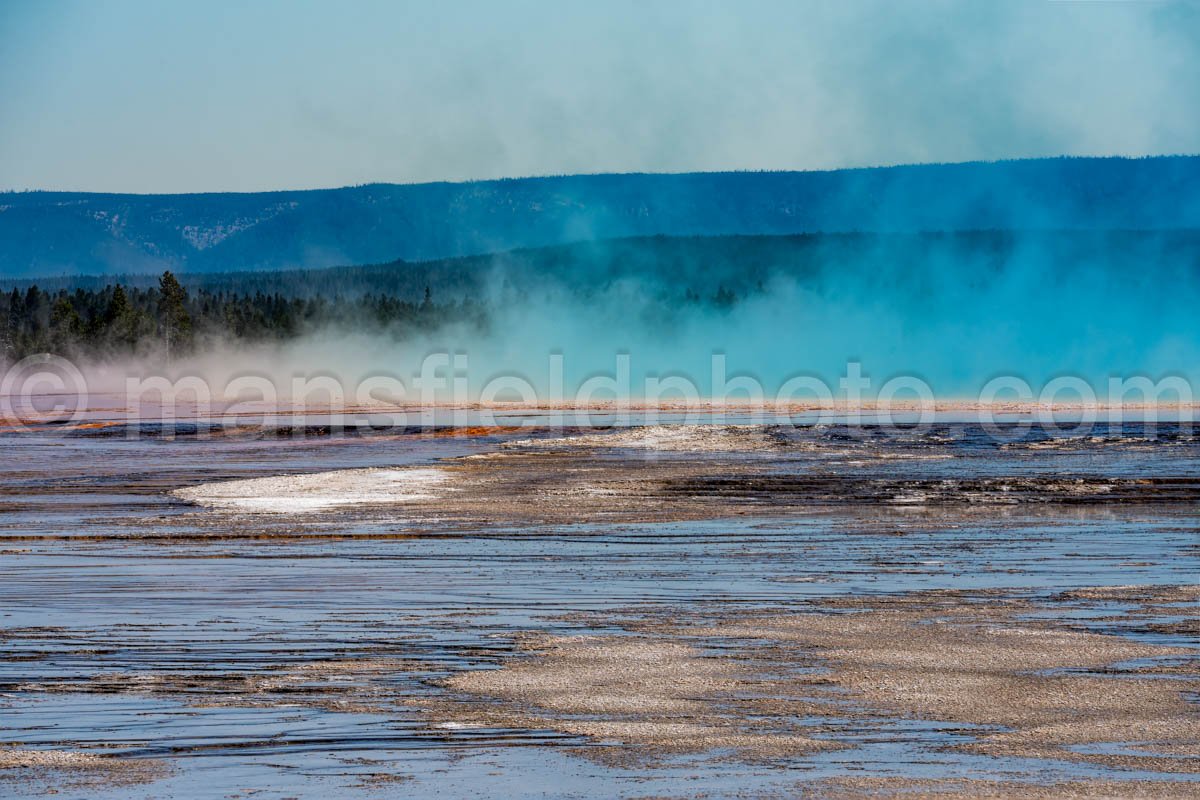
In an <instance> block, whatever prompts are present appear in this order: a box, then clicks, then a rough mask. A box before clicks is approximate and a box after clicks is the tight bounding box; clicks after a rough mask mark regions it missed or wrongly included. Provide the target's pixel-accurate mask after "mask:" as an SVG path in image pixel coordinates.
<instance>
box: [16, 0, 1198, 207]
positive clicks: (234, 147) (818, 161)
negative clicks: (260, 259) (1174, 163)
mask: <svg viewBox="0 0 1200 800" xmlns="http://www.w3.org/2000/svg"><path fill="white" fill-rule="evenodd" d="M1198 99H1200V4H1190V3H1175V2H1153V1H1148V2H1121V1H1120V0H1118V1H1117V2H1087V1H1086V0H1085V1H1077V2H1043V1H1042V0H1007V1H1006V2H943V1H942V0H936V1H934V0H927V1H926V0H909V1H908V2H904V3H896V2H869V1H868V0H842V1H841V2H828V3H827V2H816V1H815V0H779V1H775V0H742V1H741V2H727V3H713V2H702V1H701V0H692V1H689V0H677V1H676V2H669V1H668V0H659V1H658V2H645V1H643V2H625V0H605V2H602V3H599V2H594V0H593V1H592V2H576V1H575V0H554V1H553V2H551V0H546V1H545V2H513V1H505V2H501V1H500V0H492V1H491V2H488V1H486V0H484V1H482V2H475V1H470V2H465V1H464V2H460V1H458V0H439V2H436V3H435V2H405V1H404V0H387V1H384V2H370V1H369V0H358V1H357V2H346V3H336V4H335V3H332V2H324V3H323V2H305V1H304V0H288V1H287V2H283V1H280V0H257V1H256V2H247V3H242V2H239V3H234V2H230V1H229V0H203V2H194V1H193V0H172V2H157V1H155V0H89V1H87V2H78V1H76V0H0V189H35V188H36V189H73V190H88V191H116V192H198V191H256V190H264V189H284V188H314V187H329V186H343V185H351V184H358V183H368V182H402V183H406V182H423V181H433V180H470V179H480V178H497V177H515V176H525V175H547V174H561V173H578V172H589V173H595V172H632V171H650V172H685V171H693V170H731V169H828V168H838V167H847V166H873V165H883V164H897V163H920V162H931V161H967V160H994V159H1004V158H1024V157H1035V156H1047V155H1063V154H1069V155H1112V154H1119V155H1150V154H1166V153H1200V101H1198Z"/></svg>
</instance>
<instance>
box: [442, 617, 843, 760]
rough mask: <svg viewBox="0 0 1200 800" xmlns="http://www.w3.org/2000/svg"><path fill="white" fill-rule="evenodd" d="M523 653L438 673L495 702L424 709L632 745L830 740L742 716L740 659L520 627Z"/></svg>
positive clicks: (789, 748) (780, 722)
mask: <svg viewBox="0 0 1200 800" xmlns="http://www.w3.org/2000/svg"><path fill="white" fill-rule="evenodd" d="M520 645H521V648H522V650H523V651H524V652H525V653H526V656H527V657H526V658H524V659H522V660H520V661H517V662H515V663H512V664H509V665H507V666H506V667H505V668H504V669H500V670H484V671H474V672H466V673H460V674H458V675H455V676H453V677H451V678H448V679H446V680H445V681H443V682H442V684H441V685H443V686H444V687H445V688H447V689H450V690H452V691H455V692H462V693H465V694H470V695H478V696H484V697H489V698H494V699H495V700H498V701H500V704H498V705H497V704H491V705H488V704H477V705H469V704H468V705H464V704H460V703H452V702H451V703H448V702H446V701H444V700H429V701H425V702H423V705H424V706H425V707H426V708H427V709H428V710H429V711H430V713H431V715H432V717H433V718H434V719H447V718H450V719H452V721H453V722H454V723H455V724H460V725H461V724H469V725H475V726H489V727H494V726H506V727H521V728H550V729H553V730H557V731H560V732H562V733H566V734H572V735H577V736H587V737H591V738H593V739H598V740H611V741H616V742H620V743H623V744H627V745H634V746H636V747H637V748H638V749H639V751H640V753H641V754H642V755H658V754H663V753H698V752H705V751H710V750H716V749H728V750H733V751H736V752H738V753H739V754H740V755H741V756H743V757H746V758H774V757H782V756H785V755H800V754H805V753H812V752H816V751H818V750H828V749H835V748H837V747H839V745H837V744H836V743H834V742H831V741H828V740H822V739H817V738H813V737H812V736H811V735H810V733H811V730H806V729H805V728H802V727H800V726H798V725H795V724H794V723H792V722H791V721H789V720H784V719H775V720H771V721H769V722H764V721H761V720H751V719H750V718H749V717H748V716H747V714H746V713H745V712H746V711H747V710H748V709H747V708H739V706H740V705H741V700H740V699H739V698H740V697H742V696H745V697H747V698H752V697H753V696H754V694H755V693H756V692H757V691H758V690H759V689H760V688H761V684H760V682H759V681H758V680H757V679H756V678H755V677H754V676H753V674H752V672H751V671H750V670H749V669H748V666H749V665H747V664H745V663H742V662H739V661H738V660H737V659H734V658H722V657H714V656H711V655H705V654H703V653H702V652H701V651H699V650H698V649H697V648H695V647H692V646H691V645H688V644H682V643H678V642H671V641H663V640H661V639H643V638H631V637H620V636H617V637H592V636H568V637H562V636H559V637H555V636H530V637H527V638H524V639H522V640H521V642H520Z"/></svg>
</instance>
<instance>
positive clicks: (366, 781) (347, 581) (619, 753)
mask: <svg viewBox="0 0 1200 800" xmlns="http://www.w3.org/2000/svg"><path fill="white" fill-rule="evenodd" d="M546 422H547V420H543V419H539V418H521V419H513V420H508V421H506V422H505V425H507V426H509V427H501V428H475V429H452V428H437V429H434V430H429V429H419V428H415V427H413V428H390V427H386V426H377V427H369V426H364V427H352V428H350V429H348V430H346V429H340V428H339V427H338V426H329V425H320V424H313V425H304V426H288V427H281V426H280V425H278V424H275V425H270V424H269V425H267V426H262V425H246V426H240V427H229V426H224V425H222V426H209V425H207V424H205V423H198V424H196V423H188V424H186V425H180V426H178V427H172V428H171V429H170V430H164V429H162V428H161V426H158V427H156V426H154V425H146V426H142V427H141V428H139V429H137V430H131V429H129V428H128V427H127V426H123V425H119V424H115V425H104V424H100V425H97V424H95V423H89V425H87V426H72V425H65V426H62V425H60V426H53V425H46V426H39V427H34V428H32V429H28V430H22V431H11V432H6V433H0V451H2V452H3V454H4V456H5V457H4V459H3V463H2V464H0V615H2V616H0V792H2V793H4V794H5V795H6V796H40V795H42V794H45V793H47V792H58V793H59V795H60V796H62V795H64V794H65V795H66V796H79V797H180V798H188V797H214V796H217V797H221V796H227V797H280V798H282V797H301V796H303V797H309V796H312V797H326V796H343V795H345V796H353V797H358V796H361V797H406V796H439V795H440V796H453V797H464V796H466V797H471V796H477V797H501V796H503V797H509V796H517V797H521V796H526V797H541V796H550V797H561V796H614V795H619V796H625V797H649V796H669V797H698V796H703V797H759V796H764V797H776V796H781V797H791V796H803V795H805V794H809V795H811V796H845V797H857V796H866V795H871V796H878V795H880V794H884V795H886V794H894V793H899V794H901V795H902V796H908V797H912V796H925V795H932V796H976V795H978V796H996V797H1001V796H1021V795H1028V796H1048V797H1056V796H1071V797H1076V796H1079V797H1093V796H1115V797H1128V796H1163V797H1189V796H1195V794H1196V793H1197V792H1200V783H1197V781H1200V750H1198V745H1197V742H1200V705H1198V697H1200V660H1198V659H1200V630H1198V628H1197V621H1196V620H1197V614H1196V610H1197V604H1198V602H1200V591H1198V590H1197V589H1196V586H1197V585H1198V584H1200V520H1198V518H1197V510H1198V502H1200V436H1198V435H1197V434H1196V433H1195V432H1194V431H1193V430H1192V429H1191V428H1190V427H1188V426H1186V425H1182V426H1181V425H1177V424H1170V423H1160V424H1158V425H1157V426H1147V425H1145V424H1140V423H1126V424H1120V425H1117V424H1113V425H1097V426H1094V427H1091V428H1089V429H1087V430H1086V431H1083V430H1073V429H1071V428H1070V426H1065V427H1064V429H1062V430H1056V429H1053V428H1047V427H1045V426H1042V425H1032V426H1030V425H1024V424H1018V423H1013V424H1010V425H1005V426H1001V428H1000V429H994V430H988V429H985V428H984V427H982V426H980V425H978V424H973V423H967V422H942V423H938V424H936V425H931V426H924V427H920V428H910V427H900V428H884V427H880V426H874V425H869V424H868V425H856V426H847V425H839V424H832V425H823V426H818V427H812V426H800V427H796V426H791V425H780V424H759V425H704V426H689V427H678V426H642V427H638V426H637V425H636V422H637V421H636V420H634V422H635V425H634V427H632V428H616V429H611V430H598V429H590V428H589V429H579V428H568V429H559V428H552V427H548V426H545V425H544V424H545V423H546ZM519 425H523V427H518V426H519ZM314 475H316V477H313V476H314ZM263 479H265V480H263ZM238 481H241V483H237V482H238ZM347 496H350V497H352V498H353V502H337V498H339V497H342V498H344V497H347Z"/></svg>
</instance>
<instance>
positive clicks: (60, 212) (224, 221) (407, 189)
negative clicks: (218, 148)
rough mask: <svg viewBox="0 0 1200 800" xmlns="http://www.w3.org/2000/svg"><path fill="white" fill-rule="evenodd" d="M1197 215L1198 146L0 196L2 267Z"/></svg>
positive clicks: (268, 263) (360, 257)
mask: <svg viewBox="0 0 1200 800" xmlns="http://www.w3.org/2000/svg"><path fill="white" fill-rule="evenodd" d="M1194 228H1200V157H1197V156H1163V157H1152V158H1141V159H1127V158H1054V159H1032V160H1022V161H1004V162H989V163H984V162H973V163H965V164H930V165H915V166H900V167H880V168H870V169H850V170H834V171H825V172H732V173H730V172H725V173H686V174H645V173H631V174H611V175H575V176H563V177H544V178H519V179H508V180H497V181H479V182H472V183H427V184H406V185H394V184H372V185H366V186H357V187H349V188H343V189H318V190H307V191H281V192H261V193H251V194H180V195H131V194H96V193H80V192H10V193H5V194H0V277H7V278H23V277H34V276H54V275H64V274H118V273H140V272H157V271H161V270H162V269H166V268H170V269H174V270H178V271H183V272H218V271H231V270H264V269H289V268H291V269H295V268H301V269H314V268H322V267H329V266H336V265H345V264H372V263H380V262H388V261H393V260H397V259H399V260H405V261H415V260H431V259H440V258H450V257H456V256H467V255H475V254H483V253H490V252H496V251H502V250H509V249H514V248H522V247H542V246H548V245H556V244H564V243H569V242H573V241H581V240H593V239H612V238H620V237H632V236H653V235H668V236H700V235H790V234H806V233H837V232H916V231H963V230H1038V229H1068V230H1069V229H1099V230H1115V229H1120V230H1160V229H1194Z"/></svg>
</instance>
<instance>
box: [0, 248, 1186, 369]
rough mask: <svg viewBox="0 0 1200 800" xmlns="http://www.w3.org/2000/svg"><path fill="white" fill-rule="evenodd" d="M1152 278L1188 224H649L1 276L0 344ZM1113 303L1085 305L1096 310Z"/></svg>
mask: <svg viewBox="0 0 1200 800" xmlns="http://www.w3.org/2000/svg"><path fill="white" fill-rule="evenodd" d="M1147 283H1151V284H1154V285H1155V286H1157V287H1160V288H1164V287H1165V289H1166V291H1169V292H1171V293H1172V294H1173V295H1174V296H1176V297H1182V296H1184V294H1185V293H1187V292H1194V291H1195V289H1196V288H1197V285H1198V284H1200V231H1103V232H1096V231H1042V232H1036V233H1020V232H1014V231H976V232H960V233H922V234H862V233H858V234H827V235H803V236H757V237H754V236H729V237H685V238H668V237H649V238H635V239H620V240H609V241H600V242H589V243H584V244H577V245H567V246H559V247H548V248H540V249H527V250H516V251H511V252H506V253H495V254H491V255H487V256H477V257H469V258H456V259H443V260H437V261H428V262H416V263H410V262H391V263H384V264H377V265H371V266H357V267H341V268H333V269H324V270H308V271H277V272H255V271H250V272H236V273H218V274H201V275H185V276H181V277H180V278H178V279H177V278H176V276H174V275H173V274H167V275H162V276H153V277H152V276H145V275H132V276H119V277H117V278H111V277H106V276H90V277H73V278H58V279H50V280H40V281H9V282H7V283H6V282H2V281H0V290H2V291H0V345H2V346H3V350H2V351H0V352H2V354H3V355H4V356H5V357H7V358H8V359H10V360H11V359H15V358H20V357H23V356H25V355H30V354H33V353H39V352H55V353H62V354H72V355H79V356H86V357H106V356H110V355H120V354H130V353H139V352H140V353H162V352H165V351H166V350H170V351H172V352H174V353H181V352H185V351H187V350H189V349H191V348H194V347H202V346H204V345H205V344H206V343H207V342H210V341H213V340H218V339H219V340H223V341H233V342H263V341H286V340H289V339H293V338H296V337H298V336H302V335H304V334H306V333H313V332H318V331H321V330H323V329H327V328H330V327H337V328H340V329H343V330H346V329H353V330H356V331H360V332H364V333H369V334H372V335H377V336H386V337H392V338H395V339H405V338H408V337H412V336H413V335H415V334H418V333H429V332H432V331H436V330H438V329H440V328H442V327H443V326H445V325H447V324H461V325H467V326H471V328H472V329H474V330H478V331H484V332H486V330H487V329H488V326H489V325H490V324H491V322H492V320H493V319H494V318H495V317H496V316H498V315H502V314H507V313H517V314H519V313H521V312H522V310H523V309H528V308H529V307H530V306H531V305H532V304H534V303H543V304H545V303H549V304H559V305H562V306H567V307H570V306H572V305H573V304H589V303H608V304H612V305H615V306H617V307H619V308H627V309H628V313H629V314H631V315H634V314H646V313H652V314H653V315H655V316H657V317H661V318H662V319H664V320H669V319H670V318H671V316H672V315H674V314H678V313H683V312H686V311H687V310H688V309H701V310H704V311H712V312H716V313H722V312H725V311H729V310H731V309H733V308H734V307H735V306H737V305H738V304H739V303H741V302H744V301H747V300H752V299H754V298H757V297H770V296H771V295H772V294H773V292H775V290H776V289H777V288H778V287H779V286H780V285H782V284H786V285H789V286H794V287H800V288H802V289H804V290H805V291H807V292H809V293H811V295H812V297H813V298H814V302H817V301H819V300H818V299H819V298H827V299H832V301H835V302H837V303H840V304H842V305H843V306H844V305H846V304H847V303H851V304H853V305H855V306H857V307H862V308H869V307H871V306H873V305H874V306H877V307H879V308H890V309H897V308H902V307H904V308H909V309H911V314H912V318H913V323H912V324H914V325H919V324H920V320H921V318H922V315H924V314H925V313H926V312H928V311H929V309H930V308H931V306H932V304H934V303H935V302H936V303H942V304H947V305H949V306H951V308H949V309H948V312H947V313H953V305H954V303H955V302H957V301H956V300H955V298H956V297H958V298H963V299H969V300H970V302H972V303H985V304H986V303H987V302H988V298H989V296H991V295H992V293H993V292H996V291H1008V292H1010V294H1011V293H1012V292H1014V291H1017V292H1020V293H1031V292H1039V291H1044V292H1046V293H1048V294H1053V293H1058V295H1059V296H1061V297H1067V298H1069V297H1072V296H1074V295H1075V294H1077V293H1078V292H1080V291H1081V290H1086V291H1087V292H1088V293H1089V294H1095V293H1096V292H1101V297H1111V300H1112V302H1113V303H1114V304H1115V303H1119V302H1120V299H1121V297H1122V296H1124V295H1127V294H1129V293H1131V292H1136V291H1138V290H1139V286H1143V287H1144V285H1145V284H1147ZM1009 299H1012V298H1011V297H1010V298H1009ZM1017 299H1021V301H1022V302H1028V301H1031V300H1034V299H1035V298H1033V297H1024V299H1022V298H1021V297H1018V298H1017ZM977 310H978V309H977ZM796 311H797V313H802V312H804V311H805V309H801V308H797V309H796ZM1019 311H1020V308H1019V307H1017V308H1015V309H1014V315H1018V314H1019ZM1110 312H1111V309H1110V308H1105V307H1104V306H1102V305H1098V306H1096V307H1095V309H1094V313H1095V315H1096V317H1097V319H1102V318H1104V317H1105V316H1106V315H1107V314H1109V313H1110Z"/></svg>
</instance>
